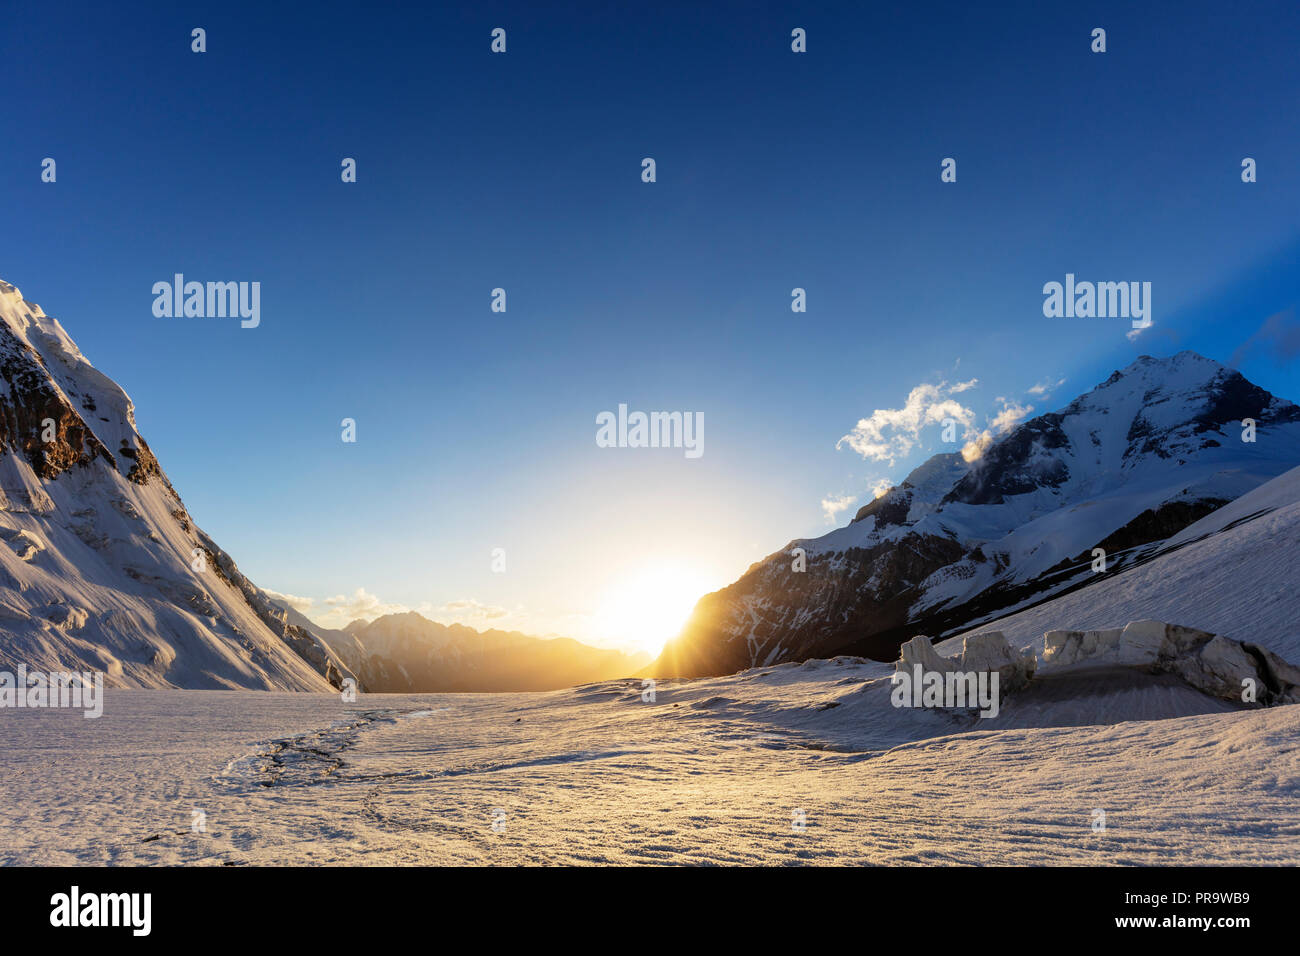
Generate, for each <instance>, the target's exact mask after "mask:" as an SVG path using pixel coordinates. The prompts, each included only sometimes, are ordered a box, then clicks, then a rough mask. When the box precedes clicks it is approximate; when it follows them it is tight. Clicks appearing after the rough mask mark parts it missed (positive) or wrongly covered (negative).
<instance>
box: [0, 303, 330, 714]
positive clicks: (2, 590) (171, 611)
mask: <svg viewBox="0 0 1300 956" xmlns="http://www.w3.org/2000/svg"><path fill="white" fill-rule="evenodd" d="M0 663H4V664H9V665H12V666H17V665H19V664H25V665H26V666H27V667H28V668H31V669H34V670H45V671H53V670H77V671H82V670H93V671H103V672H104V673H105V681H106V683H108V684H109V685H110V686H128V687H132V686H134V687H141V686H143V687H246V688H266V689H273V688H274V689H285V690H328V689H329V688H330V686H331V684H334V685H335V686H337V685H338V684H339V683H340V682H341V680H342V678H343V676H345V675H346V674H347V670H346V668H345V667H344V666H343V665H342V663H341V661H340V660H339V659H338V657H337V656H336V655H334V654H333V653H332V652H330V651H329V649H328V648H327V647H326V645H325V644H324V643H323V642H322V641H319V640H317V639H316V638H315V637H314V636H312V635H311V634H310V633H309V632H307V631H305V630H303V629H302V628H301V627H298V626H296V625H293V624H292V623H291V622H289V621H288V620H287V619H286V616H285V615H284V613H283V612H282V611H281V610H280V609H279V608H277V607H276V606H275V605H273V604H272V603H271V601H270V600H269V599H268V598H267V597H266V596H265V595H264V594H263V593H262V592H261V590H260V589H258V588H257V587H256V586H254V585H253V584H252V582H250V581H249V580H248V579H247V578H246V577H244V575H243V574H241V573H240V571H239V569H238V567H237V566H236V565H235V562H234V560H233V559H232V558H231V557H230V556H229V555H228V554H226V553H225V552H224V551H222V550H221V548H219V547H218V546H217V544H216V543H215V542H214V541H213V540H212V539H211V538H210V537H209V536H208V535H206V534H205V533H204V532H203V531H202V530H201V529H199V528H198V527H196V526H195V525H194V523H193V521H192V520H191V518H190V516H189V514H188V513H187V512H186V510H185V506H184V505H183V504H182V503H181V499H180V496H179V495H178V494H177V493H176V491H175V489H174V488H173V487H172V486H171V483H170V482H169V481H168V480H167V477H166V475H165V474H164V473H163V471H162V468H161V467H160V466H159V464H158V461H157V459H156V458H155V457H154V455H153V453H152V452H151V451H150V450H149V446H148V444H147V443H146V442H145V441H144V439H143V438H142V437H140V435H139V433H138V432H137V430H136V425H135V414H134V407H133V406H132V404H131V400H130V398H128V397H127V394H126V392H124V391H123V390H122V389H121V388H120V387H119V386H118V385H117V383H116V382H114V381H113V380H112V379H110V378H108V376H106V375H104V374H103V373H102V372H100V371H99V370H98V369H96V368H95V367H94V366H92V365H91V364H90V362H89V361H87V359H86V357H85V356H84V355H82V353H81V350H80V349H78V348H77V346H76V344H75V343H74V342H73V341H72V339H71V337H70V336H69V335H68V334H67V332H66V331H64V329H63V326H62V325H61V324H60V323H59V322H58V321H57V320H56V319H54V318H51V317H50V316H48V315H46V314H45V312H44V310H42V309H41V307H40V306H38V305H36V304H35V303H32V302H28V301H26V300H25V299H24V298H23V297H22V294H21V293H20V292H19V291H18V289H17V288H16V287H15V286H13V285H11V284H9V283H7V282H0ZM10 669H12V667H10Z"/></svg>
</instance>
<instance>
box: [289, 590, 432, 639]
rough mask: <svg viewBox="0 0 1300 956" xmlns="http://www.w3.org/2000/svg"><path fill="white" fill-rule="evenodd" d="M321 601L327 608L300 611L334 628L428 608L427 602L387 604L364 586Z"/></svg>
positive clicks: (317, 621)
mask: <svg viewBox="0 0 1300 956" xmlns="http://www.w3.org/2000/svg"><path fill="white" fill-rule="evenodd" d="M323 603H324V604H325V606H326V607H327V608H329V610H326V611H320V610H318V611H316V612H315V613H312V612H311V611H303V612H302V613H303V614H306V615H307V617H308V618H309V619H310V620H311V621H313V622H314V623H316V624H319V625H320V626H321V627H328V628H333V629H335V630H337V629H339V628H342V627H344V626H346V625H348V624H351V623H352V622H353V621H358V620H360V621H373V620H374V619H375V618H377V617H383V616H384V615H385V614H405V613H406V612H407V611H411V610H415V611H419V612H420V613H421V614H426V613H428V611H429V609H430V608H429V605H428V604H427V603H426V604H421V605H420V606H419V607H417V608H409V607H407V606H406V605H405V604H388V603H385V602H383V601H381V600H379V598H378V597H376V596H375V595H373V594H371V593H370V592H369V591H367V590H366V589H365V588H357V589H356V590H355V591H353V592H352V593H351V594H350V595H348V594H336V595H335V596H334V597H328V598H326V599H325V601H324V602H323Z"/></svg>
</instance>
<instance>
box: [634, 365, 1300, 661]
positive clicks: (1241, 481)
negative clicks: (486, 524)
mask: <svg viewBox="0 0 1300 956" xmlns="http://www.w3.org/2000/svg"><path fill="white" fill-rule="evenodd" d="M1245 420H1250V421H1251V422H1253V434H1251V432H1250V430H1249V429H1247V428H1246V427H1245V426H1243V424H1242V423H1243V421H1245ZM1249 438H1253V439H1254V440H1253V441H1249V440H1245V439H1249ZM1297 464H1300V407H1297V406H1296V405H1295V404H1293V403H1291V402H1289V401H1286V400H1284V399H1280V398H1276V397H1274V396H1273V395H1270V394H1269V393H1268V392H1266V391H1265V390H1264V389H1262V388H1259V387H1258V386H1256V385H1253V384H1252V383H1250V382H1249V381H1247V380H1246V379H1245V378H1244V377H1243V376H1242V375H1241V374H1240V373H1238V372H1236V371H1235V370H1233V369H1230V368H1227V367H1225V366H1223V365H1220V364H1219V363H1217V362H1214V361H1212V360H1210V359H1207V358H1204V357H1202V356H1200V355H1197V354H1196V353H1194V352H1181V353H1179V354H1177V355H1175V356H1173V357H1171V358H1168V359H1155V358H1150V357H1148V356H1143V357H1141V358H1139V359H1137V360H1136V361H1135V362H1133V364H1131V365H1130V366H1128V367H1127V368H1125V369H1123V370H1122V371H1117V372H1115V373H1114V374H1113V375H1111V376H1110V378H1108V379H1107V380H1106V381H1105V382H1103V383H1101V384H1100V385H1098V386H1097V387H1096V388H1094V389H1093V390H1092V391H1090V392H1088V393H1087V394H1085V395H1081V396H1080V397H1078V398H1076V399H1075V400H1074V401H1073V402H1071V403H1070V404H1069V405H1067V406H1065V407H1064V408H1063V409H1061V410H1060V411H1057V412H1052V413H1050V414H1046V415H1040V416H1038V417H1036V418H1032V419H1029V420H1027V421H1025V422H1024V423H1022V424H1020V425H1019V426H1017V427H1016V428H1014V429H1012V430H1011V431H1010V432H1008V433H1007V434H1005V435H1004V436H1002V437H1001V438H1000V439H998V440H997V441H995V442H994V443H993V444H992V445H990V446H989V447H988V448H987V449H985V451H984V453H983V454H982V456H980V457H979V458H977V459H975V460H974V461H970V462H968V461H966V460H965V459H964V458H963V457H962V455H960V454H957V453H950V454H941V455H936V456H934V457H933V458H931V459H929V460H928V461H926V462H925V463H924V464H922V465H920V466H919V467H918V468H916V469H915V470H914V471H913V472H912V473H911V474H910V475H908V476H907V478H906V479H905V480H904V481H903V482H902V483H901V484H900V485H898V486H896V487H894V488H891V489H890V490H889V491H888V492H886V493H885V494H884V495H882V496H881V497H879V498H877V499H876V500H874V501H872V502H871V503H870V504H868V505H867V506H865V507H864V508H862V509H861V510H859V511H858V513H857V514H856V515H855V517H854V518H853V520H852V522H850V523H849V524H848V526H846V527H843V528H839V529H837V530H835V531H832V532H830V533H829V534H826V535H823V536H821V537H819V538H811V539H799V540H794V541H791V542H790V543H789V544H788V545H786V546H785V547H784V548H782V549H781V550H780V551H777V552H776V553H774V554H772V555H769V556H768V557H767V558H765V559H763V560H762V561H760V562H758V563H756V564H755V565H753V566H752V567H751V568H750V569H749V570H748V571H747V572H746V573H745V574H744V575H743V576H742V577H741V578H740V579H739V580H737V581H736V582H735V583H734V584H731V585H730V586H728V587H726V588H723V589H722V590H720V591H716V592H714V593H712V594H709V595H706V596H705V597H703V598H702V599H701V600H700V601H699V603H698V604H697V606H696V608H695V611H694V613H693V614H692V616H691V618H690V619H689V621H688V623H687V625H686V627H685V628H684V630H683V631H682V634H681V635H680V636H679V637H678V638H677V639H675V640H674V641H672V642H670V643H669V645H668V646H667V647H666V648H665V650H664V652H663V654H662V655H661V656H660V658H659V659H658V660H657V661H656V662H655V664H654V665H653V667H652V668H651V669H650V671H649V672H650V673H653V674H658V675H663V676H701V675H711V674H724V673H730V672H732V671H736V670H739V669H742V668H746V667H753V666H759V665H769V664H775V663H779V662H783V661H797V660H806V659H808V658H812V657H830V656H833V655H836V654H858V655H863V656H870V657H875V658H877V659H879V660H894V659H895V657H896V655H897V650H898V647H899V646H900V645H901V644H902V643H903V642H904V641H906V640H908V639H909V638H910V637H912V636H913V635H916V634H926V635H928V636H931V637H941V636H944V635H948V634H954V633H957V632H959V631H961V630H963V629H966V628H969V627H972V626H975V625H978V624H981V623H984V622H988V621H992V620H995V619H996V618H998V617H1000V616H1002V615H1004V614H1008V613H1011V612H1012V611H1015V610H1019V609H1023V608H1026V607H1029V606H1032V605H1034V604H1036V603H1040V602H1043V601H1046V600H1048V599H1050V598H1052V597H1056V596H1059V595H1062V594H1064V593H1066V592H1068V591H1072V590H1077V589H1081V588H1087V587H1089V586H1092V585H1094V584H1096V583H1098V582H1099V581H1102V580H1104V579H1105V578H1106V577H1107V576H1108V575H1114V574H1116V573H1117V572H1119V571H1121V570H1123V569H1124V568H1127V567H1132V566H1134V565H1135V564H1138V563H1141V562H1143V561H1146V560H1149V559H1151V558H1152V557H1153V556H1154V555H1155V554H1157V553H1159V552H1160V550H1161V546H1162V543H1163V542H1165V541H1166V540H1167V539H1169V538H1170V537H1171V536H1173V535H1176V534H1177V533H1178V532H1179V531H1181V530H1182V529H1183V528H1185V527H1186V526H1188V525H1190V524H1192V523H1193V522H1195V521H1197V520H1198V519H1200V518H1203V517H1204V516H1206V515H1208V514H1210V513H1211V512H1213V511H1215V510H1216V509H1218V508H1220V507H1222V506H1223V505H1225V504H1226V503H1228V502H1230V501H1232V500H1234V499H1236V498H1238V497H1240V496H1241V495H1243V494H1245V493H1247V492H1249V491H1251V490H1252V489H1254V488H1257V487H1259V486H1260V485H1262V484H1264V483H1265V482H1267V481H1268V480H1270V479H1272V478H1274V477H1276V476H1278V475H1280V474H1282V473H1284V472H1286V471H1287V470H1289V469H1290V468H1292V467H1293V466H1295V465H1297ZM1094 548H1102V549H1104V551H1105V567H1106V570H1105V571H1104V572H1101V573H1098V572H1096V571H1094V570H1093V560H1094V559H1093V549H1094ZM795 549H802V551H803V552H804V554H805V555H806V570H803V571H800V570H796V568H797V561H796V558H795V556H794V552H795ZM1189 611H1190V609H1189ZM1185 623H1189V624H1193V625H1195V623H1196V622H1195V621H1194V620H1193V621H1188V622H1185Z"/></svg>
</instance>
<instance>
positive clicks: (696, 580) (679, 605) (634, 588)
mask: <svg viewBox="0 0 1300 956" xmlns="http://www.w3.org/2000/svg"><path fill="white" fill-rule="evenodd" d="M703 580H704V579H703V576H702V575H700V574H698V573H695V572H693V571H692V570H690V569H687V568H680V567H673V566H660V567H650V568H645V569H643V570H641V571H638V572H636V573H634V574H631V575H629V576H628V577H625V578H622V579H621V580H619V581H618V582H617V583H616V584H615V585H614V586H613V587H612V588H611V589H610V590H609V591H608V592H607V593H606V595H605V599H604V600H603V601H602V603H601V606H600V609H599V610H598V611H597V612H596V628H597V630H599V631H600V632H601V633H602V634H603V635H606V636H607V637H608V639H609V640H611V641H619V642H622V643H625V644H630V645H632V646H634V647H636V648H637V649H639V650H643V651H646V652H648V653H650V654H656V655H657V654H658V653H659V652H660V651H661V650H663V646H664V645H665V644H666V643H668V641H670V640H672V639H673V638H674V637H676V636H677V634H678V632H679V631H681V629H682V625H684V624H685V623H686V619H687V618H688V617H690V615H691V611H692V610H693V609H694V607H695V602H696V601H698V600H699V599H700V598H701V597H703V596H704V594H705V593H706V592H707V591H710V590H712V588H711V587H709V585H707V584H705V583H703Z"/></svg>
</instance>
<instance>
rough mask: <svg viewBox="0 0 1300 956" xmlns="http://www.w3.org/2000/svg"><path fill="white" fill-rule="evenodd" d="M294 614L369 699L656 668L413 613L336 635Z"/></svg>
mask: <svg viewBox="0 0 1300 956" xmlns="http://www.w3.org/2000/svg"><path fill="white" fill-rule="evenodd" d="M287 610H288V615H289V618H288V619H289V621H290V623H293V624H298V625H300V626H301V627H302V628H303V629H304V630H308V631H310V632H311V633H312V634H315V635H316V636H317V637H320V638H321V639H323V640H324V641H325V642H326V643H327V644H328V645H329V646H330V648H331V649H332V650H333V651H334V652H335V653H336V654H338V656H339V658H340V659H341V660H342V661H343V662H344V663H345V664H347V666H348V668H349V669H350V670H351V671H352V673H354V674H355V675H356V676H357V678H358V680H359V681H360V685H361V688H362V689H363V690H365V691H367V692H370V693H379V694H420V693H439V692H481V691H491V692H494V693H495V692H506V691H540V690H558V689H559V688H562V687H572V686H574V685H575V684H586V683H590V682H591V681H598V680H612V679H616V678H620V677H627V676H629V675H631V674H634V673H636V672H637V671H639V670H640V669H642V668H644V667H645V666H646V665H647V664H648V663H650V658H649V656H648V655H643V654H625V653H623V652H622V651H617V650H611V649H609V648H602V647H592V646H590V645H588V644H582V643H580V642H578V641H575V640H573V639H572V638H568V637H555V638H542V637H533V636H530V635H528V634H521V633H520V632H518V631H501V630H496V629H490V630H486V631H477V630H475V629H474V628H472V627H467V626H465V625H463V624H439V623H438V622H436V621H431V620H429V619H428V618H426V617H424V616H423V615H420V614H417V613H416V612H414V611H408V612H406V613H404V614H385V615H383V616H382V617H378V618H376V619H375V620H373V621H369V622H367V621H353V622H352V623H351V624H349V625H348V626H347V627H345V628H343V629H342V630H333V629H329V628H322V627H320V626H319V625H317V624H314V623H313V622H312V621H310V620H308V619H307V618H306V617H303V616H302V615H301V614H300V613H298V612H297V611H295V610H293V609H292V608H288V609H287Z"/></svg>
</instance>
